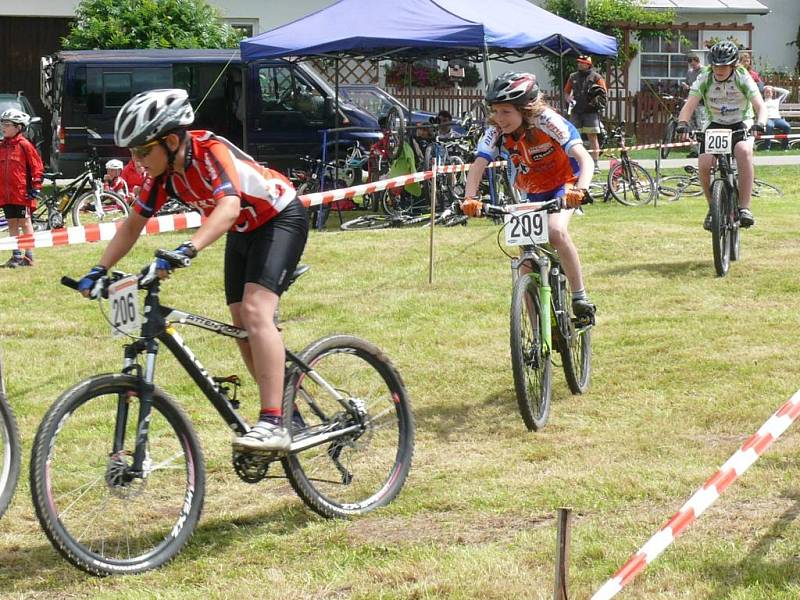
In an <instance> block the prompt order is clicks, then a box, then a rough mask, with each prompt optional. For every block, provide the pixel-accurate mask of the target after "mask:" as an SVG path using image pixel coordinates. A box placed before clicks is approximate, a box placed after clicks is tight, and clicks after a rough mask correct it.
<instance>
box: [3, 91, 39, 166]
mask: <svg viewBox="0 0 800 600" xmlns="http://www.w3.org/2000/svg"><path fill="white" fill-rule="evenodd" d="M9 108H16V109H17V110H21V111H22V112H24V113H25V114H28V115H30V117H31V124H30V125H28V129H27V131H25V132H24V133H25V137H27V138H28V139H29V140H30V141H31V142H32V143H33V145H34V146H36V149H37V150H38V151H39V155H41V154H42V143H43V142H44V136H43V134H42V119H41V118H40V117H37V116H36V111H35V110H33V106H32V105H31V103H30V100H28V99H27V98H26V97H25V94H23V93H22V92H17V93H16V94H13V93H0V114H2V113H4V112H5V111H7V110H8V109H9Z"/></svg>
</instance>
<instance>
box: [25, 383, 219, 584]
mask: <svg viewBox="0 0 800 600" xmlns="http://www.w3.org/2000/svg"><path fill="white" fill-rule="evenodd" d="M139 388H140V384H139V380H138V379H137V378H135V377H132V376H130V375H123V374H109V375H99V376H96V377H93V378H91V379H88V380H86V381H83V382H81V383H79V384H78V385H76V386H74V387H73V388H71V389H69V390H67V391H66V392H64V393H63V394H62V395H61V396H60V397H59V398H58V400H56V402H55V403H54V404H53V406H52V407H51V408H50V410H49V411H48V412H47V414H46V415H45V418H44V420H43V421H42V424H41V425H40V426H39V430H38V431H37V433H36V439H35V440H34V445H33V453H32V456H31V494H32V496H33V505H34V507H35V508H36V516H37V517H38V519H39V523H40V524H41V525H42V528H43V529H44V531H45V533H46V534H47V537H48V538H49V539H50V541H51V542H52V543H53V546H54V547H55V548H56V550H58V551H59V552H60V553H61V555H62V556H64V558H66V559H67V560H68V561H69V562H71V563H72V564H73V565H75V566H76V567H78V568H79V569H82V570H84V571H86V572H88V573H92V574H95V575H115V574H120V575H121V574H131V573H141V572H143V571H149V570H151V569H155V568H158V567H160V566H162V565H163V564H165V563H166V562H168V561H169V560H170V559H172V558H173V557H174V556H175V555H177V554H178V552H180V550H181V548H182V547H183V545H184V544H185V543H186V542H187V541H188V540H189V538H190V537H191V535H192V533H193V531H194V529H195V526H196V525H197V521H198V519H199V518H200V512H201V510H202V507H203V496H204V493H205V467H204V466H203V455H202V453H201V450H200V444H199V443H198V441H197V437H196V435H195V433H194V431H193V429H192V426H191V424H190V423H189V421H188V420H187V418H186V416H185V415H184V414H183V412H182V411H181V410H180V408H178V406H177V405H176V404H175V402H174V401H173V400H172V399H171V398H170V397H169V396H167V395H166V394H165V393H164V392H163V391H161V390H160V389H158V388H156V389H155V391H154V393H153V400H152V407H151V411H150V420H149V422H148V425H149V427H148V434H147V447H146V454H145V459H144V463H143V465H142V472H140V473H135V472H133V471H132V470H131V467H132V463H133V453H134V445H135V440H136V430H137V420H138V419H137V417H138V414H139V409H140V402H139ZM115 437H116V439H119V440H122V444H121V447H115V446H117V445H119V444H115V443H114V440H115Z"/></svg>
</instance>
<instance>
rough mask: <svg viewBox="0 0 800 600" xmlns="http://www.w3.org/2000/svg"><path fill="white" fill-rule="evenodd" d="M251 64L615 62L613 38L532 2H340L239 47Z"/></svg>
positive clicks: (509, 0)
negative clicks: (574, 56)
mask: <svg viewBox="0 0 800 600" xmlns="http://www.w3.org/2000/svg"><path fill="white" fill-rule="evenodd" d="M241 50H242V58H243V59H244V60H246V61H252V60H258V59H265V58H278V57H287V56H293V57H313V56H329V57H342V56H350V57H355V58H379V57H387V58H389V57H391V58H396V59H400V58H406V59H413V58H421V57H435V58H440V59H450V58H457V57H464V58H472V59H473V60H475V59H477V60H480V59H484V60H485V59H486V58H488V57H489V56H491V57H492V58H495V59H511V60H513V59H514V58H521V57H523V56H524V55H526V54H527V55H530V54H546V53H551V54H556V55H563V54H567V53H570V52H576V53H581V54H596V55H601V56H613V55H615V54H616V52H617V42H616V39H615V38H613V37H611V36H608V35H605V34H603V33H599V32H597V31H594V30H592V29H589V28H587V27H583V26H581V25H578V24H576V23H573V22H572V21H568V20H566V19H563V18H561V17H559V16H557V15H554V14H552V13H550V12H548V11H546V10H544V9H543V8H539V7H538V6H535V5H533V4H531V3H530V2H528V1H527V0H492V2H491V4H489V5H487V3H486V2H485V0H339V1H338V2H336V3H334V4H332V5H331V6H329V7H327V8H324V9H322V10H319V11H317V12H315V13H312V14H310V15H308V16H306V17H303V18H301V19H298V20H296V21H293V22H292V23H288V24H286V25H283V26H281V27H277V28H275V29H272V30H270V31H267V32H264V33H262V34H260V35H257V36H255V37H252V38H248V39H246V40H243V41H242V43H241Z"/></svg>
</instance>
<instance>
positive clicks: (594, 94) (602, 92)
mask: <svg viewBox="0 0 800 600" xmlns="http://www.w3.org/2000/svg"><path fill="white" fill-rule="evenodd" d="M586 98H587V100H588V102H589V105H590V106H593V107H594V108H597V109H598V110H603V109H605V107H606V106H607V104H608V92H607V91H606V88H604V87H603V86H602V85H600V84H599V83H595V84H592V86H591V87H590V88H589V89H588V90H587V92H586Z"/></svg>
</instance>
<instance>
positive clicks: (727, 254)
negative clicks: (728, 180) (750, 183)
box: [709, 179, 733, 277]
mask: <svg viewBox="0 0 800 600" xmlns="http://www.w3.org/2000/svg"><path fill="white" fill-rule="evenodd" d="M730 204H731V202H730V199H729V197H728V189H727V188H726V186H725V182H724V181H722V180H721V179H715V180H714V181H713V182H712V184H711V204H710V206H709V210H710V211H711V244H712V247H713V250H714V269H715V270H716V272H717V275H719V276H720V277H724V276H725V274H726V273H727V272H728V268H729V267H730V258H731V223H732V222H733V215H731V214H729V208H728V207H729V205H730Z"/></svg>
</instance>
